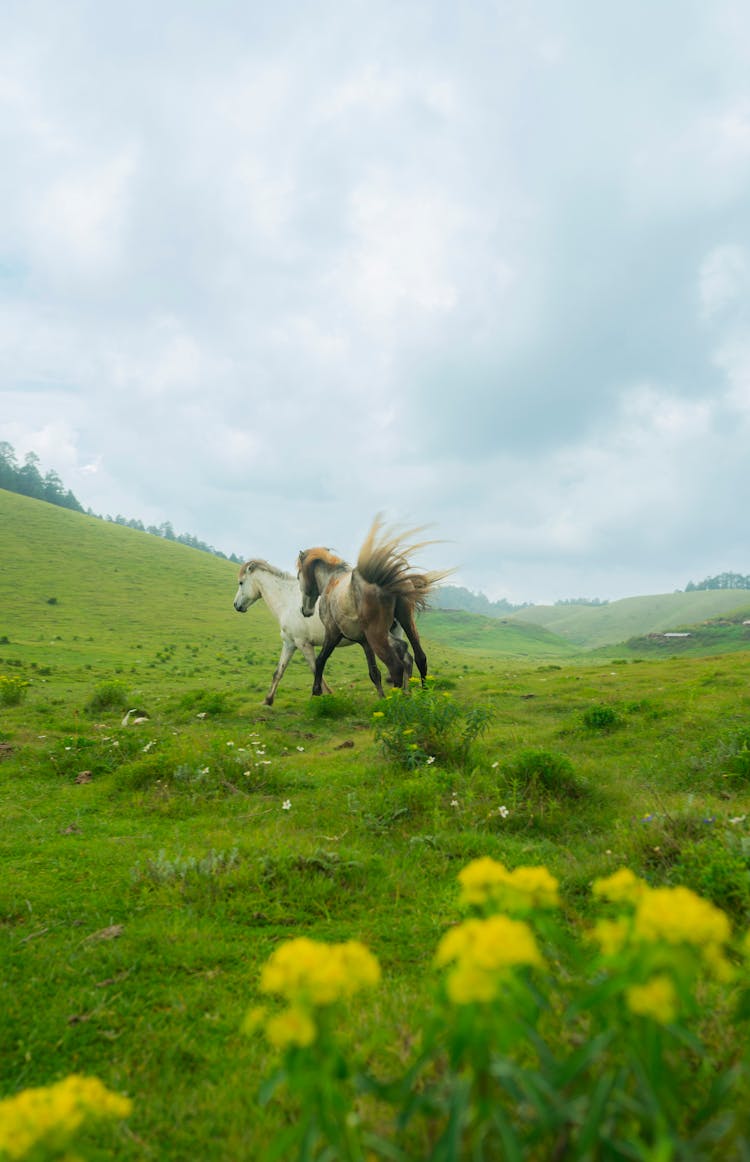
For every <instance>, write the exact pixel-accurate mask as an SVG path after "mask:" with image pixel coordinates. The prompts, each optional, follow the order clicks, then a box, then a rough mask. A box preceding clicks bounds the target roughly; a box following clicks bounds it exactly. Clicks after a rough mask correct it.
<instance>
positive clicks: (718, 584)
mask: <svg viewBox="0 0 750 1162" xmlns="http://www.w3.org/2000/svg"><path fill="white" fill-rule="evenodd" d="M696 589H750V576H749V575H747V574H745V573H717V575H716V576H715V577H706V578H705V580H703V581H699V582H698V584H697V585H696V584H695V582H693V581H688V583H687V585H686V586H685V592H686V593H694V592H695V590H696Z"/></svg>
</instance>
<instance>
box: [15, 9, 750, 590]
mask: <svg viewBox="0 0 750 1162" xmlns="http://www.w3.org/2000/svg"><path fill="white" fill-rule="evenodd" d="M0 143H1V156H2V166H1V168H0V390H1V391H2V396H1V401H2V403H1V410H0V438H1V439H4V440H7V441H8V442H9V443H11V444H12V445H13V447H14V448H15V450H16V453H17V456H18V458H19V460H22V459H23V457H24V455H25V454H26V453H27V452H29V451H34V452H35V453H37V455H38V456H39V457H40V460H41V467H42V470H43V471H46V470H48V469H55V470H56V471H57V472H58V473H59V474H60V476H61V477H62V479H63V481H64V483H65V485H66V487H68V488H71V489H72V490H73V492H74V493H75V495H76V496H77V497H78V499H79V500H80V501H81V502H82V504H83V505H84V507H90V508H91V509H93V511H94V512H97V513H101V514H111V515H112V516H114V515H116V514H118V513H119V514H122V515H124V516H126V517H133V518H138V519H141V520H143V521H144V523H146V524H159V523H161V522H163V521H166V520H169V521H171V523H172V524H173V526H174V528H175V531H176V532H178V533H182V532H186V533H191V534H193V535H195V536H197V537H199V538H200V539H201V540H204V541H207V542H208V543H210V544H212V545H214V546H215V547H216V548H218V549H221V550H222V551H224V552H226V553H237V554H238V555H240V556H242V557H251V556H262V557H266V558H267V559H268V560H270V561H271V562H272V563H274V564H276V565H279V566H282V567H284V568H291V567H292V566H293V564H294V560H295V558H296V554H297V551H298V550H299V549H300V548H303V547H309V546H311V545H315V544H321V543H323V544H326V545H329V546H331V547H333V548H335V549H337V550H338V551H339V552H340V553H341V554H342V555H344V556H346V557H349V558H350V559H351V558H356V553H357V550H358V548H359V544H360V542H361V541H362V539H363V537H364V535H365V533H366V531H367V529H368V527H369V524H370V521H371V519H372V517H373V516H374V514H375V513H376V512H378V511H383V512H384V513H385V515H386V517H387V519H388V520H389V521H390V522H394V523H398V524H404V525H406V526H411V525H421V524H429V525H431V526H432V527H431V529H430V533H429V535H431V536H434V537H436V538H440V539H442V540H443V541H444V542H445V543H443V544H441V545H439V546H437V547H433V548H431V549H429V550H427V551H426V552H425V553H424V554H423V555H422V557H421V558H420V562H421V563H423V564H425V565H427V566H429V567H436V566H443V565H446V566H447V565H452V566H456V568H457V573H456V576H455V582H456V583H457V584H462V585H466V586H467V587H468V588H470V589H474V590H479V591H482V592H484V593H486V594H487V596H489V597H491V598H495V599H496V598H500V597H507V598H509V599H510V600H512V601H544V600H556V599H561V598H569V597H598V598H601V599H604V598H609V599H615V598H618V597H624V596H633V595H640V594H646V593H661V592H671V591H672V590H673V589H676V588H682V587H684V585H685V584H686V583H687V582H688V581H690V580H694V581H699V580H701V579H702V578H703V577H705V576H707V575H710V574H713V573H717V572H722V571H724V570H726V569H731V570H735V571H739V572H750V548H749V545H750V537H749V535H748V533H749V531H750V530H749V528H748V526H749V525H750V503H749V500H750V496H749V493H750V487H749V475H750V474H749V473H748V462H749V459H750V457H749V452H750V5H749V4H748V3H747V0H711V2H710V3H705V2H698V0H656V2H654V0H627V2H623V3H620V2H618V0H612V2H608V3H601V2H600V0H525V2H524V0H496V2H494V3H490V2H489V0H467V2H466V3H456V0H379V2H378V3H377V4H376V3H366V2H359V0H346V2H343V0H329V2H326V0H307V2H306V3H304V4H303V3H290V2H287V0H276V2H275V3H272V4H269V3H267V2H264V3H260V2H259V0H211V3H206V2H205V0H158V2H156V3H154V0H149V2H148V3H146V2H145V0H129V3H128V4H127V5H125V4H122V3H113V2H111V0H66V2H65V3H60V2H59V0H4V3H3V4H2V6H0Z"/></svg>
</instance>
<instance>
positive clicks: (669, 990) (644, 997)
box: [625, 973, 677, 1025]
mask: <svg viewBox="0 0 750 1162" xmlns="http://www.w3.org/2000/svg"><path fill="white" fill-rule="evenodd" d="M625 1000H626V1001H627V1005H628V1008H629V1009H630V1011H631V1013H638V1014H639V1015H640V1016H642V1017H651V1019H652V1020H654V1021H658V1022H659V1024H660V1025H668V1024H669V1023H670V1021H674V1019H675V1017H676V1016H677V993H676V992H675V987H674V984H673V983H672V980H671V979H670V977H668V976H666V975H665V974H664V973H658V974H657V975H656V976H652V977H651V980H649V981H647V982H646V984H634V985H631V986H630V988H628V989H626V990H625Z"/></svg>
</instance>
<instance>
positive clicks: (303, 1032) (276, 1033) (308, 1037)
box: [265, 1005, 317, 1049]
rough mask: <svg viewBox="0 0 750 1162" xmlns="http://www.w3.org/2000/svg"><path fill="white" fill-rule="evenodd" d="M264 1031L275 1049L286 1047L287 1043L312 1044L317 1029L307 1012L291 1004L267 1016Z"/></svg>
mask: <svg viewBox="0 0 750 1162" xmlns="http://www.w3.org/2000/svg"><path fill="white" fill-rule="evenodd" d="M265 1033H266V1037H267V1038H268V1040H269V1041H270V1042H271V1044H272V1045H275V1046H276V1048H277V1049H286V1048H287V1046H288V1045H299V1046H300V1047H301V1048H304V1047H305V1046H307V1045H312V1043H313V1041H314V1040H315V1037H316V1035H317V1029H316V1027H315V1022H314V1021H313V1019H312V1017H311V1016H310V1014H309V1013H307V1012H305V1010H304V1009H299V1008H296V1007H295V1006H293V1005H292V1006H290V1008H288V1009H285V1010H284V1012H283V1013H276V1014H275V1015H274V1016H272V1017H269V1018H268V1020H267V1021H266V1028H265Z"/></svg>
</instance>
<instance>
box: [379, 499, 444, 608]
mask: <svg viewBox="0 0 750 1162" xmlns="http://www.w3.org/2000/svg"><path fill="white" fill-rule="evenodd" d="M424 527H425V526H424V525H422V526H420V527H418V528H414V529H404V530H402V531H399V530H398V529H396V528H385V527H384V526H383V518H382V516H380V515H378V516H376V517H375V520H374V521H373V522H372V527H371V529H370V531H369V533H368V534H367V537H366V538H365V541H364V544H363V545H362V548H361V549H360V550H359V557H358V558H357V572H358V573H359V575H360V576H361V577H362V579H363V580H364V581H368V582H369V583H370V584H372V585H379V586H380V587H381V588H382V589H387V590H388V592H389V593H392V594H393V595H394V596H395V597H401V598H403V599H404V600H405V601H408V602H409V604H410V605H411V607H412V609H426V608H427V604H428V601H427V599H428V597H429V594H430V593H431V591H432V590H433V589H434V588H435V586H436V585H438V584H439V583H440V582H441V581H443V580H444V579H445V578H446V577H449V576H450V574H451V573H452V572H453V569H433V570H430V571H428V572H426V573H418V572H416V570H415V569H413V568H412V566H411V565H410V563H409V556H410V555H411V554H412V553H416V552H418V551H419V550H420V549H423V548H425V547H426V546H427V545H434V544H437V542H436V541H415V542H414V543H412V544H407V543H405V542H406V541H407V538H409V537H413V536H415V535H416V534H417V533H421V532H422V531H423V530H424Z"/></svg>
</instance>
